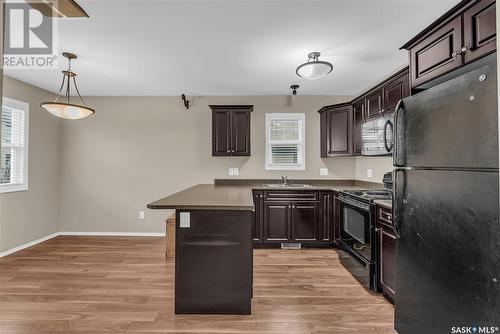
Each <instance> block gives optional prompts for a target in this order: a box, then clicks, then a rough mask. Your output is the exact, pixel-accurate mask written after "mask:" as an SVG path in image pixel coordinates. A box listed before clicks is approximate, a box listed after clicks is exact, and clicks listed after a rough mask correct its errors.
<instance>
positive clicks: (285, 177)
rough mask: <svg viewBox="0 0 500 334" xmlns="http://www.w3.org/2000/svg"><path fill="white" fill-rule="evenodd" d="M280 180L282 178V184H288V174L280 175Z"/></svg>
mask: <svg viewBox="0 0 500 334" xmlns="http://www.w3.org/2000/svg"><path fill="white" fill-rule="evenodd" d="M281 180H283V184H288V176H282V177H281Z"/></svg>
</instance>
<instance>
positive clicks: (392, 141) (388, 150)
mask: <svg viewBox="0 0 500 334" xmlns="http://www.w3.org/2000/svg"><path fill="white" fill-rule="evenodd" d="M387 126H389V127H390V128H391V146H389V145H387ZM384 147H385V149H386V150H387V153H391V150H392V148H393V147H394V125H393V124H392V122H391V120H390V119H388V120H387V121H385V124H384Z"/></svg>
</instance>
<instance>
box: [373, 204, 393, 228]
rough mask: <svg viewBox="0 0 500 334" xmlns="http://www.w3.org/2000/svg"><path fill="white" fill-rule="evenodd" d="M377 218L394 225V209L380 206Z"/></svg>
mask: <svg viewBox="0 0 500 334" xmlns="http://www.w3.org/2000/svg"><path fill="white" fill-rule="evenodd" d="M377 220H379V221H381V222H383V223H386V224H389V226H392V211H391V210H389V209H386V208H382V207H378V209H377Z"/></svg>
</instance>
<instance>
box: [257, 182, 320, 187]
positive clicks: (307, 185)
mask: <svg viewBox="0 0 500 334" xmlns="http://www.w3.org/2000/svg"><path fill="white" fill-rule="evenodd" d="M264 187H265V188H310V187H312V186H311V185H309V184H303V183H268V184H264Z"/></svg>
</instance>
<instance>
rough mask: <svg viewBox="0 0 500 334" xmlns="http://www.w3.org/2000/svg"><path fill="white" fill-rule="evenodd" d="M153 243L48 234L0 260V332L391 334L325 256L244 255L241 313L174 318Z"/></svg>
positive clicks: (386, 319)
mask: <svg viewBox="0 0 500 334" xmlns="http://www.w3.org/2000/svg"><path fill="white" fill-rule="evenodd" d="M164 247H165V242H164V240H163V238H140V237H131V238H122V237H57V238H54V239H51V240H49V241H46V242H44V243H42V244H39V245H37V246H34V247H31V248H29V249H26V250H23V251H20V252H18V253H15V254H12V255H10V256H7V257H4V258H2V259H0V333H36V334H45V333H79V334H84V333H86V334H87V333H135V334H138V333H310V334H313V333H315V334H320V333H321V334H326V333H395V332H394V330H393V329H392V327H393V320H394V316H393V313H394V309H393V306H392V305H391V304H389V303H388V302H387V301H386V300H385V299H384V298H383V297H382V296H380V295H375V294H371V293H369V292H367V291H366V290H365V289H363V288H362V287H361V286H360V285H359V284H358V283H357V281H356V280H355V279H354V278H353V277H352V276H351V275H350V274H349V272H347V271H346V270H345V269H344V268H343V267H342V265H341V264H340V263H339V261H338V257H337V253H336V252H335V251H334V250H300V251H296V250H269V249H259V250H255V252H254V299H253V302H252V315H251V316H218V315H213V316H204V315H201V316H193V315H189V316H188V315H174V311H173V309H174V308H173V307H174V260H173V259H168V260H166V259H165V256H164Z"/></svg>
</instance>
